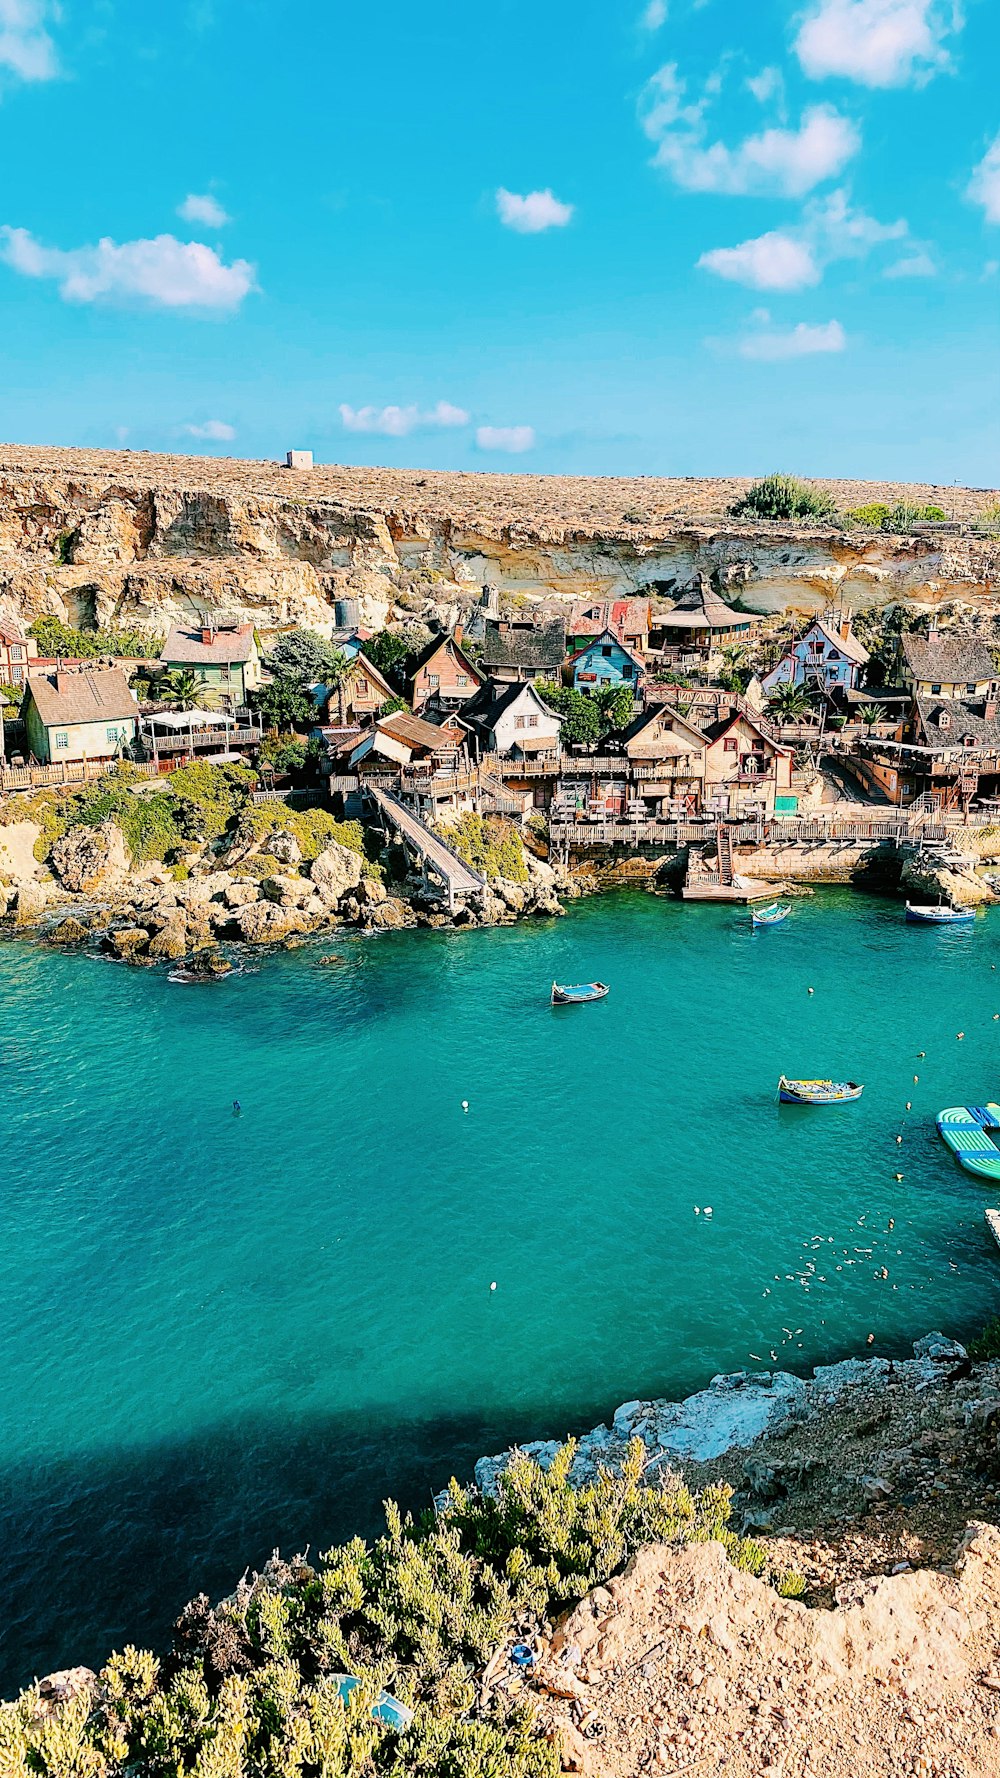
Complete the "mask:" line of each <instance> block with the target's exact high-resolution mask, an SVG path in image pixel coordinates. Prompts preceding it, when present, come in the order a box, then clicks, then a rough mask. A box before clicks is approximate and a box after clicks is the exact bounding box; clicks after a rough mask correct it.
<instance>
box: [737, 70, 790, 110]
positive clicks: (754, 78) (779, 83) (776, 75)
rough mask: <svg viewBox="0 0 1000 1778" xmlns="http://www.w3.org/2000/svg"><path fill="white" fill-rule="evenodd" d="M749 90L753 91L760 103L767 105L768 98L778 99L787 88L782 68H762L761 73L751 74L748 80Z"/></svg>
mask: <svg viewBox="0 0 1000 1778" xmlns="http://www.w3.org/2000/svg"><path fill="white" fill-rule="evenodd" d="M746 87H747V91H748V92H751V93H753V96H754V98H755V99H756V100H757V102H758V104H761V105H766V104H767V101H768V99H776V98H777V97H778V95H779V94H780V93H783V92H784V90H785V82H784V80H783V78H782V74H781V69H780V68H762V69H761V71H760V73H759V74H751V75H750V77H749V79H748V80H747V82H746Z"/></svg>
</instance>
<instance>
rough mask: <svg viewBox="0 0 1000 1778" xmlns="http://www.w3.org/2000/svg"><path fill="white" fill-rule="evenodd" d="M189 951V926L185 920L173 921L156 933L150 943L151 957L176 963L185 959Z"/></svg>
mask: <svg viewBox="0 0 1000 1778" xmlns="http://www.w3.org/2000/svg"><path fill="white" fill-rule="evenodd" d="M187 951H188V937H187V926H186V924H185V922H184V921H183V920H173V921H171V922H170V923H169V924H168V925H166V926H163V927H161V928H160V931H159V932H155V933H154V934H153V937H152V938H151V939H150V941H149V955H150V956H151V957H157V958H165V959H167V960H169V961H171V962H175V961H176V960H177V959H178V958H179V957H185V956H186V955H187Z"/></svg>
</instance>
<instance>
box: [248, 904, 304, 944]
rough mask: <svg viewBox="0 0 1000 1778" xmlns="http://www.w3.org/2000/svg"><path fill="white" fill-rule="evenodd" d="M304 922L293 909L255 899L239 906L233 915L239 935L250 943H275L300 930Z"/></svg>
mask: <svg viewBox="0 0 1000 1778" xmlns="http://www.w3.org/2000/svg"><path fill="white" fill-rule="evenodd" d="M304 924H305V922H304V921H303V919H302V917H301V915H299V914H298V913H297V911H296V910H295V909H293V908H285V907H280V906H279V905H278V904H277V903H276V902H273V901H255V902H253V903H252V904H251V905H250V906H249V907H243V908H240V909H239V910H238V912H237V914H236V916H235V925H236V927H237V929H238V931H239V935H240V937H241V938H242V939H243V940H244V941H245V942H246V943H247V944H251V945H259V944H276V943H277V942H278V940H280V939H283V938H288V937H289V935H290V934H291V933H295V932H301V931H302V930H303V926H304Z"/></svg>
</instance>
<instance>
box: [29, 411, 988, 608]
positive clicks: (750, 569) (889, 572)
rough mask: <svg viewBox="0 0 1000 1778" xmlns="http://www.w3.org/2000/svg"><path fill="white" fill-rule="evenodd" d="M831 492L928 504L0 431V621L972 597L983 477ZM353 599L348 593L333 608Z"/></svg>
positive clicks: (976, 589) (982, 551) (976, 586)
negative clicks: (789, 517)
mask: <svg viewBox="0 0 1000 1778" xmlns="http://www.w3.org/2000/svg"><path fill="white" fill-rule="evenodd" d="M824 485H826V486H828V487H829V488H830V489H831V491H832V492H833V494H834V496H835V498H836V500H837V502H838V506H839V507H840V508H841V509H848V508H853V507H857V506H859V505H863V504H865V503H867V502H870V501H876V500H882V501H889V502H893V501H899V500H903V501H907V502H910V503H920V504H922V503H935V502H936V503H938V504H940V505H941V506H942V507H943V508H944V509H945V510H946V511H947V512H948V513H949V515H953V516H954V519H955V521H956V523H955V524H954V525H953V526H950V527H949V526H946V527H943V528H938V529H936V530H934V529H932V530H930V531H922V532H920V533H918V534H916V535H914V536H908V537H907V536H891V535H886V534H884V533H882V532H870V531H869V532H865V531H859V530H852V531H851V532H849V533H848V532H845V531H842V530H839V529H837V528H836V527H834V526H831V525H828V524H827V525H822V524H820V525H814V526H811V527H807V526H801V525H782V524H759V523H758V524H750V523H746V522H744V521H737V520H733V519H731V518H727V517H726V510H727V507H728V506H729V505H730V504H731V502H732V501H733V500H734V499H736V498H737V497H738V495H739V494H740V493H742V492H744V491H745V489H746V487H747V481H746V479H744V478H739V477H731V478H726V479H719V480H714V481H712V480H705V481H696V480H693V479H692V480H689V479H683V480H666V479H661V478H657V477H643V478H641V479H633V478H628V477H613V476H608V477H592V476H577V477H570V476H524V475H485V474H484V475H455V474H444V473H438V472H431V471H417V470H389V469H376V468H370V469H369V468H347V467H342V466H333V465H331V466H328V467H324V468H319V469H315V470H313V471H307V472H302V471H290V470H285V469H282V468H279V466H278V465H277V464H274V463H259V462H258V463H253V462H238V461H235V460H231V459H211V458H186V457H179V456H178V457H170V456H157V455H153V454H151V453H146V452H127V451H117V452H116V451H84V450H79V451H74V450H61V449H55V448H41V447H27V446H23V447H19V446H7V447H5V448H3V449H0V617H4V618H8V619H11V620H15V621H19V622H29V621H30V620H31V619H32V618H34V617H37V616H39V615H41V614H43V613H46V612H49V613H52V614H54V615H56V616H58V617H60V618H62V619H63V620H64V621H68V622H70V623H74V624H80V623H93V622H97V623H99V624H101V625H109V624H112V623H114V624H119V625H130V626H133V627H137V628H140V629H146V630H148V631H150V632H151V633H152V632H159V633H162V632H163V630H164V629H165V627H166V625H167V624H168V623H169V622H173V621H187V620H189V619H190V617H191V615H192V613H193V612H199V613H205V614H211V615H215V616H216V617H217V618H238V619H241V620H246V619H250V620H252V621H253V622H255V623H256V624H257V625H258V627H259V628H261V629H262V630H264V631H267V630H274V629H276V628H279V627H280V626H282V625H287V624H291V623H299V624H306V625H310V626H313V627H316V628H319V629H320V630H323V629H329V628H330V626H331V625H332V624H333V623H335V622H336V621H337V602H338V601H343V600H350V601H354V602H355V604H356V606H357V607H358V614H359V615H360V616H361V618H362V619H363V620H364V621H366V622H367V623H369V624H371V625H374V626H378V625H380V624H381V623H382V622H384V621H385V618H386V616H387V614H388V613H389V612H390V611H391V610H393V609H394V608H395V609H396V610H397V611H402V612H411V613H412V614H413V615H415V616H419V617H433V616H435V615H439V616H445V617H446V616H447V615H448V613H449V612H452V613H453V612H454V609H455V607H456V605H458V604H461V603H462V602H463V601H464V602H466V603H471V602H472V600H473V599H474V598H475V596H476V595H477V594H478V591H479V589H480V587H481V586H482V585H483V584H484V583H485V582H492V583H495V584H496V585H498V586H499V587H501V588H502V589H506V590H508V591H510V592H512V593H517V594H523V595H526V596H527V597H528V598H531V599H539V600H547V601H551V600H556V601H558V600H559V599H571V598H573V599H575V598H579V597H581V596H585V597H589V596H591V595H593V596H605V597H606V596H608V595H615V596H621V595H626V594H629V593H632V592H635V591H647V592H649V593H650V594H652V595H653V596H654V597H656V598H658V599H659V601H660V602H661V603H663V604H667V603H669V602H670V601H671V600H672V599H673V597H674V596H675V595H676V593H677V591H678V590H679V589H680V588H681V587H683V586H685V585H687V584H688V583H689V582H690V581H691V579H692V578H693V577H694V575H695V574H697V573H699V572H702V571H704V572H707V573H709V574H712V575H713V576H714V577H715V579H716V581H717V583H718V584H719V585H720V587H721V588H722V589H723V590H725V591H728V593H729V594H730V596H736V595H739V597H740V598H741V599H743V600H744V601H745V602H746V604H747V605H748V606H749V607H750V608H751V609H754V610H757V611H776V610H781V609H783V608H785V607H787V606H792V607H796V608H798V609H801V610H815V609H818V608H820V607H822V606H824V605H826V604H827V603H828V602H829V600H830V599H831V598H839V599H844V600H847V601H849V602H850V603H851V604H853V605H856V606H859V605H864V604H869V603H872V602H876V603H877V602H880V601H883V600H886V599H900V598H906V599H914V600H921V601H925V602H927V603H928V604H939V603H941V602H942V601H943V600H950V599H956V598H958V599H964V600H966V601H968V602H969V603H971V604H973V605H975V604H977V603H978V604H982V603H984V602H987V603H988V602H989V601H990V599H991V597H992V596H993V595H995V593H996V591H997V589H998V587H1000V540H996V539H994V538H992V537H989V536H983V535H976V534H974V533H971V532H969V531H968V530H967V529H966V530H963V528H962V527H963V525H965V526H968V524H969V523H970V522H971V521H972V520H974V519H975V518H976V517H977V515H978V514H980V513H981V512H982V510H983V507H984V506H985V505H986V504H987V502H988V501H989V499H990V498H991V496H990V494H989V492H988V491H986V490H976V489H957V488H937V487H931V486H921V487H910V486H904V485H900V484H883V483H871V482H829V483H827V484H824ZM352 609H354V607H352Z"/></svg>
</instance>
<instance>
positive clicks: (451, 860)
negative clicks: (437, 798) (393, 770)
mask: <svg viewBox="0 0 1000 1778" xmlns="http://www.w3.org/2000/svg"><path fill="white" fill-rule="evenodd" d="M365 789H366V790H367V791H368V794H369V795H370V797H371V799H372V801H373V802H374V804H375V806H376V808H377V809H379V810H380V812H381V813H382V814H383V815H384V816H385V819H386V821H387V822H388V823H389V825H390V826H391V827H394V828H395V830H396V832H397V833H398V834H399V836H400V838H401V839H402V840H403V842H404V844H405V845H406V846H407V847H408V848H409V849H410V850H411V851H413V852H415V853H416V855H417V857H418V858H419V859H420V862H421V864H422V865H423V867H424V869H425V870H426V871H429V872H430V873H431V874H432V875H434V876H436V877H437V878H438V879H439V880H440V881H441V882H443V884H444V886H445V889H446V891H447V895H448V906H449V907H450V908H451V907H454V905H455V902H456V901H464V900H465V898H466V897H467V896H469V895H478V894H479V892H480V890H482V889H484V888H485V886H486V878H485V877H481V876H480V875H479V872H478V871H474V870H473V869H472V868H471V866H470V865H468V864H466V862H465V860H464V859H463V858H459V856H458V853H457V852H453V851H452V849H451V847H450V846H448V845H446V844H445V842H444V840H442V839H441V838H439V836H438V835H437V834H436V833H432V832H431V830H430V828H429V827H428V826H427V825H426V823H425V822H423V821H421V819H420V817H419V816H418V815H414V813H413V811H412V809H408V808H407V807H406V804H405V803H403V802H401V801H400V799H399V797H398V796H394V795H393V793H392V791H391V790H383V789H381V788H380V787H378V786H377V785H374V784H366V786H365Z"/></svg>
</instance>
